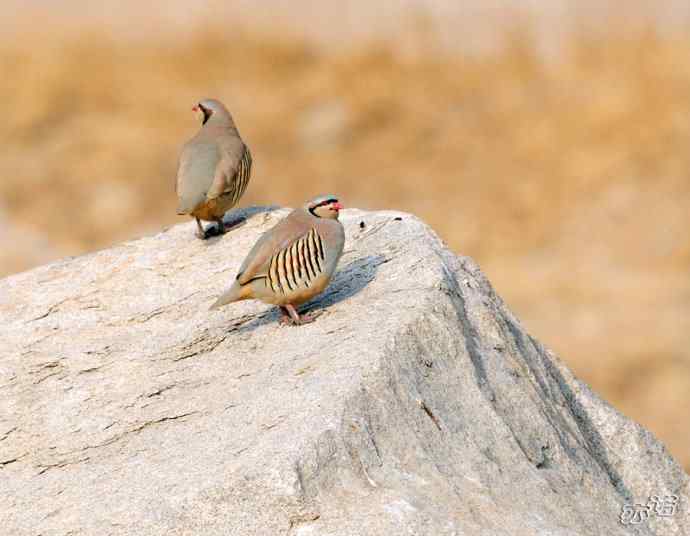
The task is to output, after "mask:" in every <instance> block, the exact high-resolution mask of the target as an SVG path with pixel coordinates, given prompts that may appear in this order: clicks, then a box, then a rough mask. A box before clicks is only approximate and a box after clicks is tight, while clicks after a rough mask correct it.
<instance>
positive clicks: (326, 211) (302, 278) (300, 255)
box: [211, 195, 345, 324]
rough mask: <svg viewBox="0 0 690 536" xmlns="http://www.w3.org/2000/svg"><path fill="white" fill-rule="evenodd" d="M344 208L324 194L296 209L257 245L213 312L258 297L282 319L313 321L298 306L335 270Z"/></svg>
mask: <svg viewBox="0 0 690 536" xmlns="http://www.w3.org/2000/svg"><path fill="white" fill-rule="evenodd" d="M342 208H343V206H342V205H341V204H340V202H339V201H338V199H337V198H336V197H335V196H332V195H325V196H321V197H317V198H315V199H312V200H311V201H309V202H308V203H307V204H306V205H304V207H302V208H298V209H295V210H293V211H292V212H291V213H290V214H288V215H287V216H286V217H285V218H284V219H283V220H281V221H280V222H278V223H277V224H276V225H275V226H274V227H273V228H272V229H269V230H268V231H266V232H265V233H264V234H263V236H261V238H260V239H259V240H258V241H257V243H256V244H254V247H253V248H252V250H251V251H250V252H249V255H247V258H246V259H244V262H243V263H242V266H241V267H240V270H239V273H238V274H237V277H236V278H235V281H234V283H233V284H232V286H231V287H230V289H229V290H228V291H227V292H225V293H223V294H222V295H221V296H220V297H219V298H218V299H217V300H216V302H215V303H214V304H213V305H212V306H211V309H217V308H218V307H222V306H223V305H227V304H228V303H232V302H236V301H239V300H247V299H256V300H261V301H263V302H265V303H270V304H273V305H277V306H279V307H280V309H281V311H282V312H283V316H282V318H281V321H287V322H292V323H293V324H305V323H308V322H311V321H313V320H314V319H315V315H314V314H306V315H302V316H300V314H299V313H298V312H297V309H296V307H297V306H299V305H300V304H302V303H304V302H306V301H308V300H310V299H311V298H313V297H314V296H316V295H318V294H320V293H321V292H323V291H324V290H325V288H326V287H327V286H328V283H329V282H330V280H331V277H332V276H333V273H334V272H335V268H336V266H337V264H338V260H339V259H340V256H341V255H342V253H343V246H344V245H345V231H344V229H343V225H342V224H341V223H340V222H339V221H338V216H339V214H340V210H342Z"/></svg>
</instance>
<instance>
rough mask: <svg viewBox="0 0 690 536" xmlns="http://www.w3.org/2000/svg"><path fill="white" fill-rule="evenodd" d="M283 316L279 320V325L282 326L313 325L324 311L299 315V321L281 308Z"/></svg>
mask: <svg viewBox="0 0 690 536" xmlns="http://www.w3.org/2000/svg"><path fill="white" fill-rule="evenodd" d="M281 311H282V313H283V314H282V315H280V319H278V323H279V324H280V325H282V326H285V325H287V326H302V325H304V324H311V323H312V322H313V321H314V320H316V319H317V318H318V317H320V316H321V314H322V313H323V311H309V312H308V313H304V314H303V315H299V316H298V317H297V319H294V318H293V317H292V316H290V314H289V313H288V312H287V311H285V310H284V309H283V308H281Z"/></svg>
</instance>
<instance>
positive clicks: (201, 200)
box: [175, 99, 252, 239]
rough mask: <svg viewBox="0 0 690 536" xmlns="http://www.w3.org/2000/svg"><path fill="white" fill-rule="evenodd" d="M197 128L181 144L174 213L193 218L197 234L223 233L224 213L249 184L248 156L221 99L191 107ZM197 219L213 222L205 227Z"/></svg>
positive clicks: (250, 163) (250, 165) (206, 235)
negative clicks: (196, 119)
mask: <svg viewBox="0 0 690 536" xmlns="http://www.w3.org/2000/svg"><path fill="white" fill-rule="evenodd" d="M192 111H194V112H196V113H197V114H198V115H199V119H200V120H201V129H200V130H199V132H197V134H196V135H195V136H194V137H193V138H192V139H190V140H189V141H188V142H187V143H186V144H185V145H184V146H183V147H182V151H181V154H180V161H179V165H178V170H177V180H176V181H175V193H176V194H177V200H178V204H177V213H178V214H180V215H182V214H189V215H190V216H192V217H193V218H195V219H196V224H197V228H198V232H197V236H198V237H199V238H201V239H206V238H209V237H211V236H216V235H221V234H223V233H225V224H224V223H223V216H224V214H225V213H226V212H227V211H228V210H230V209H231V208H232V207H234V206H235V205H236V204H237V202H238V201H239V200H240V197H242V195H243V194H244V191H245V190H246V189H247V184H249V178H250V176H251V171H252V155H251V153H250V152H249V148H248V147H247V146H246V145H245V143H244V142H243V141H242V138H241V137H240V133H239V132H238V130H237V127H236V126H235V122H234V121H233V119H232V116H231V115H230V112H228V110H227V108H226V107H225V106H224V105H223V103H222V102H220V101H218V100H215V99H204V100H202V101H200V102H199V103H198V104H196V105H195V106H194V108H192ZM201 220H204V221H213V222H216V225H215V226H213V225H212V226H209V227H207V228H206V229H204V227H203V226H202V224H201Z"/></svg>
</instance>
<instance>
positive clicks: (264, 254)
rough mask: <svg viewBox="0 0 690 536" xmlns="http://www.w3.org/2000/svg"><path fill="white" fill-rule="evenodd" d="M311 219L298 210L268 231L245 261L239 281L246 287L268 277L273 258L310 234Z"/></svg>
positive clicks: (240, 271) (304, 212) (238, 276)
mask: <svg viewBox="0 0 690 536" xmlns="http://www.w3.org/2000/svg"><path fill="white" fill-rule="evenodd" d="M310 219H311V218H310V216H309V215H308V214H307V213H306V211H304V210H303V209H296V210H293V211H292V212H291V213H290V214H289V215H288V216H287V217H286V218H284V219H283V220H281V221H280V222H278V223H277V224H276V225H275V226H274V227H273V228H272V229H269V230H268V231H266V232H265V233H264V234H263V235H262V236H261V238H259V240H258V241H257V242H256V244H254V247H253V248H252V250H251V251H250V252H249V254H248V255H247V257H246V258H245V259H244V262H243V263H242V266H240V270H239V272H238V274H237V281H239V283H240V284H241V285H246V284H247V283H248V282H249V281H251V280H252V279H256V278H257V277H266V275H267V274H268V267H269V264H270V261H271V257H272V256H273V255H275V254H276V253H277V252H279V251H280V250H281V249H284V248H286V247H288V246H289V245H290V244H292V242H294V241H295V240H299V239H300V238H301V237H303V236H304V235H305V234H306V233H308V232H309V230H310V229H311V228H312V227H313V222H311V221H310Z"/></svg>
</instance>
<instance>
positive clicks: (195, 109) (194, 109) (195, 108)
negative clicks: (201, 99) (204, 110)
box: [192, 104, 199, 112]
mask: <svg viewBox="0 0 690 536" xmlns="http://www.w3.org/2000/svg"><path fill="white" fill-rule="evenodd" d="M192 111H193V112H198V111H199V105H198V104H195V105H194V108H192Z"/></svg>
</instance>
